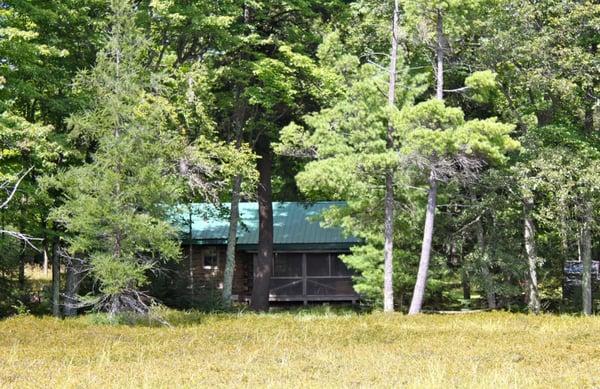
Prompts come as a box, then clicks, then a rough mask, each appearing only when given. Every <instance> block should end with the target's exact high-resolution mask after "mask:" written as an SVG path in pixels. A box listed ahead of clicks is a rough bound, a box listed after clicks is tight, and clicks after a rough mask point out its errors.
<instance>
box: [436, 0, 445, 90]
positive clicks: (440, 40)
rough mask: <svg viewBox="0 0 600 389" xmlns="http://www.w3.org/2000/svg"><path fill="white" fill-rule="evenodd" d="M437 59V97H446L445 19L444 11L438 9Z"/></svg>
mask: <svg viewBox="0 0 600 389" xmlns="http://www.w3.org/2000/svg"><path fill="white" fill-rule="evenodd" d="M435 59H436V74H435V78H436V88H435V97H436V98H437V99H440V100H443V99H444V19H443V16H442V11H441V10H439V9H438V10H437V21H436V45H435Z"/></svg>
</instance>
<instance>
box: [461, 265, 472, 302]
mask: <svg viewBox="0 0 600 389" xmlns="http://www.w3.org/2000/svg"><path fill="white" fill-rule="evenodd" d="M460 285H461V286H462V291H463V300H471V282H470V281H469V274H468V273H467V272H466V271H465V270H464V269H463V270H462V271H461V274H460Z"/></svg>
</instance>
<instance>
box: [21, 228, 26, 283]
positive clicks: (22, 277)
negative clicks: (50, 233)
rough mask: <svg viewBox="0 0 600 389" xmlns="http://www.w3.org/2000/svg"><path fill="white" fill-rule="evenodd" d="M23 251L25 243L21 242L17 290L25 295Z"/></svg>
mask: <svg viewBox="0 0 600 389" xmlns="http://www.w3.org/2000/svg"><path fill="white" fill-rule="evenodd" d="M21 231H22V229H21ZM25 249H26V246H25V241H24V240H21V250H19V289H20V290H21V293H22V294H24V293H25Z"/></svg>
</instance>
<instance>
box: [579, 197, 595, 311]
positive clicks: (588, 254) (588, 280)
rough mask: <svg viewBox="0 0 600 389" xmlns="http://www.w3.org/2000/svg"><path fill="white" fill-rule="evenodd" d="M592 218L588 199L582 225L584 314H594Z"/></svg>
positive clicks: (582, 294) (582, 297) (582, 295)
mask: <svg viewBox="0 0 600 389" xmlns="http://www.w3.org/2000/svg"><path fill="white" fill-rule="evenodd" d="M592 218H593V209H592V205H591V204H590V202H589V201H588V200H585V204H584V214H583V223H582V226H581V260H582V266H583V272H582V274H581V299H582V302H583V314H584V315H591V314H592V302H593V298H592V228H591V227H592Z"/></svg>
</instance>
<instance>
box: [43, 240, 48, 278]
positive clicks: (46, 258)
mask: <svg viewBox="0 0 600 389" xmlns="http://www.w3.org/2000/svg"><path fill="white" fill-rule="evenodd" d="M47 240H48V239H47V238H46V239H44V242H47ZM42 254H43V255H44V262H43V263H42V271H43V272H44V276H48V243H44V248H43V251H42Z"/></svg>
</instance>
